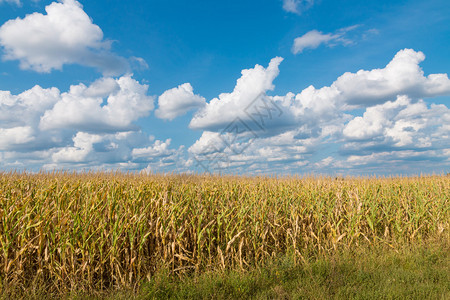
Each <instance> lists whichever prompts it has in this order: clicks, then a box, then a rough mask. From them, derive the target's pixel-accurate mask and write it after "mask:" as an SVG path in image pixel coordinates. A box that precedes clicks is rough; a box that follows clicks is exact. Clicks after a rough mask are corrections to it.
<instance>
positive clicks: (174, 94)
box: [155, 83, 206, 120]
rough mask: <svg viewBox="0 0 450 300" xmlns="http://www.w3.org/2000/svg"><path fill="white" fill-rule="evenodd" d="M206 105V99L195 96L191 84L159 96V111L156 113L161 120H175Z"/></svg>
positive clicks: (180, 86)
mask: <svg viewBox="0 0 450 300" xmlns="http://www.w3.org/2000/svg"><path fill="white" fill-rule="evenodd" d="M205 104H206V100H205V98H203V97H201V96H199V95H194V92H193V88H192V86H191V84H190V83H185V84H182V85H179V86H178V87H176V88H173V89H170V90H167V91H165V92H164V93H163V94H162V95H161V96H159V98H158V109H157V110H156V111H155V115H156V116H157V117H158V118H160V119H167V120H173V119H175V118H176V117H178V116H181V115H184V114H185V113H187V112H188V111H189V110H191V109H195V108H201V107H203V106H205Z"/></svg>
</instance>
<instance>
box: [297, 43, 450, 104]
mask: <svg viewBox="0 0 450 300" xmlns="http://www.w3.org/2000/svg"><path fill="white" fill-rule="evenodd" d="M424 59H425V55H424V54H423V53H422V52H420V51H419V52H416V51H414V50H412V49H404V50H400V51H399V52H398V53H397V54H396V55H395V56H394V58H393V59H392V60H391V61H390V62H389V64H387V65H386V67H384V68H382V69H373V70H369V71H367V70H359V71H358V72H356V73H350V72H347V73H344V74H343V75H341V76H340V77H339V78H337V79H336V81H334V82H333V84H332V85H331V86H329V87H323V88H320V89H316V88H315V87H313V86H310V87H308V88H306V89H305V90H303V91H302V92H301V93H300V95H297V96H296V97H299V98H304V99H305V100H304V102H305V103H306V102H308V101H309V102H310V103H313V102H315V101H319V100H317V99H322V101H328V102H332V103H336V104H340V105H346V106H348V108H351V107H353V108H354V107H367V106H372V105H376V104H380V103H384V102H386V101H389V100H392V99H395V98H396V97H397V96H398V95H407V96H409V97H411V98H414V99H418V98H424V97H435V96H440V95H447V94H449V93H450V80H449V78H448V75H447V74H430V75H428V76H425V75H424V72H423V70H422V68H421V67H420V65H419V64H420V62H422V61H423V60H424ZM308 99H309V100H308ZM313 99H316V100H313Z"/></svg>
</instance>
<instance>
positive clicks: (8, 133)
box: [0, 126, 34, 150]
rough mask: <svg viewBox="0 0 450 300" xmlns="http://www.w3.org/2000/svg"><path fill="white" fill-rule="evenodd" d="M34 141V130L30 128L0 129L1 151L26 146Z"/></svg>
mask: <svg viewBox="0 0 450 300" xmlns="http://www.w3.org/2000/svg"><path fill="white" fill-rule="evenodd" d="M33 139H34V137H33V128H31V127H29V126H21V127H13V128H6V129H4V128H0V150H8V149H10V148H11V147H12V146H14V145H17V144H25V143H28V142H30V141H32V140H33Z"/></svg>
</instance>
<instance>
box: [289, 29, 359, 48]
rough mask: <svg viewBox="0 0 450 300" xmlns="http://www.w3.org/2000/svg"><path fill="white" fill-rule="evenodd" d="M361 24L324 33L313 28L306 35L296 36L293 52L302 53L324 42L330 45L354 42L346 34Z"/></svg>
mask: <svg viewBox="0 0 450 300" xmlns="http://www.w3.org/2000/svg"><path fill="white" fill-rule="evenodd" d="M358 27H359V25H353V26H350V27H346V28H341V29H339V30H338V31H337V32H336V33H323V32H321V31H318V30H315V29H314V30H311V31H309V32H307V33H305V34H304V35H302V36H300V37H298V38H296V39H295V40H294V45H293V46H292V53H294V54H298V53H302V52H303V50H305V49H308V48H309V49H316V48H317V47H319V46H320V45H322V44H325V45H328V46H334V45H336V44H337V43H340V44H344V45H349V44H352V43H353V42H352V41H351V40H350V39H348V38H345V37H344V36H345V34H346V33H347V32H349V31H351V30H353V29H356V28H358Z"/></svg>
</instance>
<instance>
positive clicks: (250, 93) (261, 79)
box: [189, 57, 283, 129]
mask: <svg viewBox="0 0 450 300" xmlns="http://www.w3.org/2000/svg"><path fill="white" fill-rule="evenodd" d="M282 61H283V58H281V57H275V58H273V59H272V60H271V61H270V63H269V66H268V67H267V68H264V67H263V66H260V65H256V66H255V67H254V68H253V69H247V70H242V77H241V78H239V79H238V80H237V83H236V86H235V88H234V90H233V92H231V93H222V94H220V95H219V97H218V98H214V99H212V100H211V101H210V102H209V103H208V104H207V105H206V106H205V107H204V108H203V109H201V110H200V111H198V112H197V113H196V114H195V116H194V118H193V119H192V120H191V123H190V125H189V126H190V128H192V129H212V128H215V129H222V128H223V127H225V126H226V125H228V124H229V123H230V122H233V121H234V120H235V119H236V117H241V118H243V119H249V116H248V115H247V114H246V112H245V109H246V108H247V107H248V106H249V105H251V104H252V102H254V101H255V100H256V99H257V98H258V96H260V95H261V94H264V93H265V92H267V91H269V90H273V89H274V85H273V83H272V82H273V80H274V79H275V78H276V77H277V76H278V74H279V72H280V71H279V69H278V66H279V65H280V63H281V62H282Z"/></svg>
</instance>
